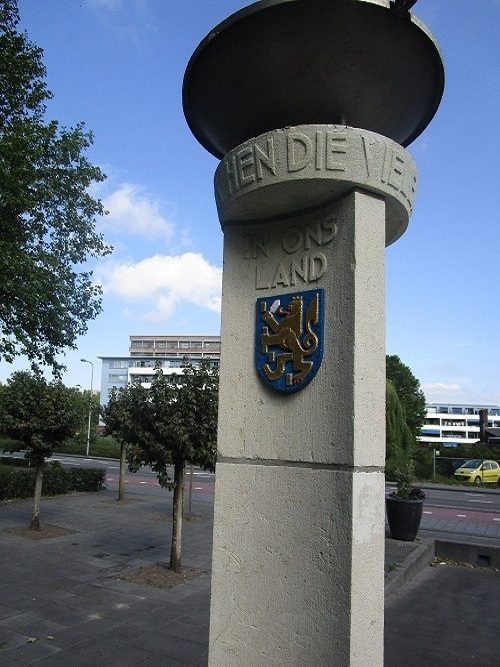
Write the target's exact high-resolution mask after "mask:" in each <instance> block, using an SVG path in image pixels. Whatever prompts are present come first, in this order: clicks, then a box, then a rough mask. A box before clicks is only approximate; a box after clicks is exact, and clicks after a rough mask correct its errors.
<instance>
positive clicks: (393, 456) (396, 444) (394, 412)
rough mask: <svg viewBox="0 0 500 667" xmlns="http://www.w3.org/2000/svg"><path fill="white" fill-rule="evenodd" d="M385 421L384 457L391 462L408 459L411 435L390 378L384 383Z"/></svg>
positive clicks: (410, 448) (411, 443) (410, 450)
mask: <svg viewBox="0 0 500 667" xmlns="http://www.w3.org/2000/svg"><path fill="white" fill-rule="evenodd" d="M385 423H386V459H387V460H388V461H391V462H398V461H400V460H403V459H408V458H409V457H410V455H411V452H412V449H413V437H412V434H411V431H410V428H409V427H408V424H407V423H406V419H405V412H404V409H403V406H402V405H401V401H400V400H399V397H398V394H397V392H396V389H395V388H394V385H393V384H392V382H391V381H390V380H387V383H386V410H385Z"/></svg>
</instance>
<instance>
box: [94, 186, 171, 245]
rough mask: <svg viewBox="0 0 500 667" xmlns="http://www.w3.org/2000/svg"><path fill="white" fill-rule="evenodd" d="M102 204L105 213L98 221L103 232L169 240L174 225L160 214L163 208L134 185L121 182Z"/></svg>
mask: <svg viewBox="0 0 500 667" xmlns="http://www.w3.org/2000/svg"><path fill="white" fill-rule="evenodd" d="M103 204H104V207H105V208H106V210H107V211H109V214H108V215H107V216H106V217H105V218H104V220H103V222H102V226H103V229H104V231H105V232H106V231H111V232H116V233H119V234H133V235H137V236H143V237H144V238H148V239H161V240H163V241H167V240H169V239H170V238H172V235H173V228H174V226H173V223H172V222H170V221H169V220H168V219H167V218H166V217H165V215H164V214H163V212H162V209H163V208H164V207H165V205H164V204H163V203H162V202H160V201H158V200H154V199H152V198H151V197H150V196H149V195H148V194H147V193H146V192H145V191H144V190H142V189H141V188H140V187H139V186H137V185H133V184H131V183H123V184H122V185H120V187H119V188H118V189H117V190H115V191H114V192H112V193H111V194H110V195H108V196H106V197H105V198H104V199H103Z"/></svg>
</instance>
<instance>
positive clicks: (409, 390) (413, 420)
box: [386, 354, 426, 444]
mask: <svg viewBox="0 0 500 667" xmlns="http://www.w3.org/2000/svg"><path fill="white" fill-rule="evenodd" d="M386 377H387V379H388V380H390V381H391V382H392V384H393V386H394V389H395V390H396V393H397V395H398V398H399V400H400V402H401V405H402V406H403V410H404V418H405V421H406V423H407V425H408V427H409V429H410V432H411V435H412V439H413V443H414V444H416V443H417V439H418V436H419V435H420V431H421V429H422V426H423V425H424V421H425V415H426V409H425V395H424V392H423V391H422V390H421V389H420V382H419V381H418V380H417V378H416V377H415V376H414V375H413V373H412V372H411V369H410V368H409V367H408V366H406V365H405V364H403V362H402V361H401V359H400V358H399V357H398V356H397V355H395V354H393V355H387V357H386Z"/></svg>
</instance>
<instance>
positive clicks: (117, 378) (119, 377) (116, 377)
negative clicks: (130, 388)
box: [108, 373, 127, 384]
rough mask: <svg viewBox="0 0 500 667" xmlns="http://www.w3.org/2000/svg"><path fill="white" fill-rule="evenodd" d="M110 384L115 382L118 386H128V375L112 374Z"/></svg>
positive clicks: (109, 379) (109, 378)
mask: <svg viewBox="0 0 500 667" xmlns="http://www.w3.org/2000/svg"><path fill="white" fill-rule="evenodd" d="M108 382H115V383H118V384H126V382H127V376H126V375H118V373H110V374H109V376H108Z"/></svg>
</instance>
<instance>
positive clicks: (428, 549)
mask: <svg viewBox="0 0 500 667" xmlns="http://www.w3.org/2000/svg"><path fill="white" fill-rule="evenodd" d="M434 555H435V541H434V540H428V539H423V540H422V542H421V544H419V546H418V547H417V548H416V549H415V550H414V551H412V552H411V553H410V554H409V555H408V556H407V557H406V558H405V559H404V560H403V561H400V562H399V563H396V564H395V568H394V569H393V570H392V571H391V572H389V573H388V574H387V575H386V577H385V585H384V590H385V596H386V597H388V596H389V595H393V594H394V593H396V592H397V591H399V589H400V588H402V587H403V586H404V585H405V584H407V583H408V582H410V581H411V580H412V579H413V578H414V577H416V576H417V574H419V573H420V572H422V570H425V568H426V567H428V566H429V563H430V562H431V561H432V559H433V558H434Z"/></svg>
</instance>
